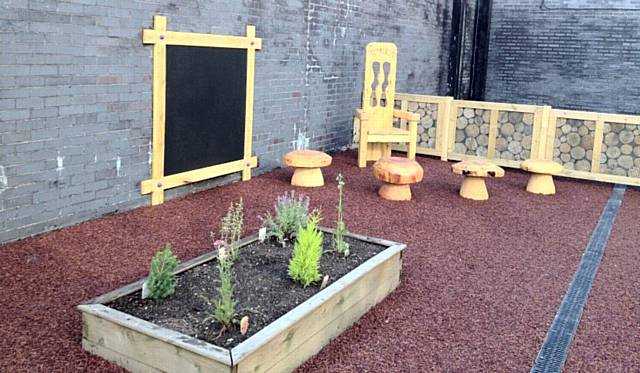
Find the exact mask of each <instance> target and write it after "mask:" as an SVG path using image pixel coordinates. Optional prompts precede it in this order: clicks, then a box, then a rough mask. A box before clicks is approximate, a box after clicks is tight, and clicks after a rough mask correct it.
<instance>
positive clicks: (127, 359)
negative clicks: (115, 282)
mask: <svg viewBox="0 0 640 373" xmlns="http://www.w3.org/2000/svg"><path fill="white" fill-rule="evenodd" d="M322 230H323V231H325V232H330V233H331V232H332V231H331V230H329V229H325V228H322ZM349 236H350V237H352V238H355V239H359V240H363V241H367V242H371V243H374V244H379V245H383V246H386V247H387V248H386V249H384V250H383V251H381V252H380V253H378V254H377V255H375V256H374V257H372V258H370V259H369V260H367V261H366V262H364V263H362V264H361V265H360V266H358V267H357V268H355V269H354V270H352V271H351V272H349V273H347V274H346V275H344V276H343V277H342V278H340V279H338V280H337V281H335V282H334V283H332V284H331V285H329V286H328V287H327V288H325V289H323V290H321V291H319V292H318V293H316V294H315V295H314V296H312V297H311V298H309V299H307V300H306V301H305V302H303V303H302V304H300V305H298V306H297V307H295V308H294V309H292V310H291V311H289V312H287V313H286V314H284V315H283V316H281V317H280V318H278V319H277V320H276V321H274V322H272V323H271V324H269V325H267V326H266V327H264V328H263V329H262V330H260V331H259V332H257V333H256V334H254V335H253V336H251V337H250V338H248V339H247V340H245V341H244V342H242V343H241V344H239V345H238V346H236V347H234V348H232V349H226V348H222V347H218V346H215V345H213V344H210V343H207V342H204V341H201V340H199V339H196V338H192V337H190V336H187V335H184V334H182V333H178V332H175V331H173V330H169V329H166V328H163V327H160V326H157V325H155V324H153V323H150V322H147V321H144V320H141V319H139V318H136V317H133V316H131V315H128V314H126V313H123V312H120V311H117V310H115V309H112V308H109V307H107V306H105V305H104V304H106V303H109V302H111V301H113V300H115V299H117V298H119V297H122V296H124V295H128V294H131V293H133V292H135V291H138V290H140V289H141V287H142V283H143V282H144V279H142V280H140V281H137V282H134V283H132V284H129V285H127V286H125V287H123V288H120V289H118V290H115V291H112V292H110V293H107V294H105V295H102V296H99V297H97V298H94V299H92V300H90V301H88V302H86V303H85V304H82V305H79V306H78V309H79V310H80V311H81V312H82V324H83V325H82V346H83V348H84V349H85V350H87V351H89V352H91V353H93V354H95V355H98V356H101V357H103V358H105V359H107V360H109V361H112V362H114V363H115V364H117V365H119V366H121V367H124V368H126V369H128V370H131V371H134V372H149V371H152V372H155V371H162V372H179V373H186V372H232V373H239V372H268V371H269V372H285V371H291V370H293V369H295V368H296V367H298V366H300V365H301V364H302V363H304V362H305V361H306V360H307V359H309V358H310V357H311V356H313V355H315V354H316V353H317V352H318V351H320V350H321V349H322V348H323V347H324V346H325V345H326V344H328V343H329V342H330V341H331V340H332V339H333V338H335V337H336V336H338V335H340V334H341V333H342V332H343V331H344V330H346V329H347V328H349V326H351V325H352V324H353V323H354V322H355V321H356V320H358V319H359V318H360V317H361V316H362V315H364V314H365V313H366V312H367V311H368V310H369V309H371V308H372V307H373V306H375V305H376V304H378V303H379V302H380V301H382V300H383V299H384V298H385V297H386V296H387V295H388V294H389V293H391V292H392V291H393V290H394V289H395V288H396V287H397V286H398V284H399V283H400V269H401V266H402V251H403V250H404V249H405V247H406V245H404V244H400V243H397V242H391V241H386V240H381V239H375V238H368V237H363V236H359V235H349ZM256 240H257V236H255V235H254V236H250V237H247V238H245V239H243V240H242V241H241V242H240V245H241V246H244V245H247V244H250V243H252V242H254V241H256ZM215 257H216V252H215V251H214V252H211V253H208V254H205V255H202V256H200V257H197V258H194V259H192V260H190V261H188V262H185V263H182V264H181V265H180V266H179V267H178V269H177V270H176V273H180V272H184V271H186V270H188V269H190V268H192V267H195V266H197V265H200V264H202V263H205V262H208V261H211V260H214V259H215Z"/></svg>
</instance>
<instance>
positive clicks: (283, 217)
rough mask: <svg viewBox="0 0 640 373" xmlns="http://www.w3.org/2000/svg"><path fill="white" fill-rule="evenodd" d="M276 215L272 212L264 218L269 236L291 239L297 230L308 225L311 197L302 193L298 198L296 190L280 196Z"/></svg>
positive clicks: (283, 239) (281, 240)
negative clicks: (272, 214)
mask: <svg viewBox="0 0 640 373" xmlns="http://www.w3.org/2000/svg"><path fill="white" fill-rule="evenodd" d="M274 207H275V210H276V212H275V214H276V215H275V217H273V216H271V214H270V213H267V215H266V216H265V217H264V218H263V219H262V222H263V225H264V226H265V227H266V228H267V237H268V238H275V239H277V240H278V242H285V240H290V239H291V237H292V236H293V234H294V233H295V232H297V231H298V229H300V228H301V227H304V226H306V224H307V220H308V218H309V197H306V196H305V195H304V194H302V193H300V194H299V195H298V197H297V198H296V196H295V192H294V191H291V194H289V193H285V194H283V195H282V196H279V197H278V199H277V201H276V204H275V206H274Z"/></svg>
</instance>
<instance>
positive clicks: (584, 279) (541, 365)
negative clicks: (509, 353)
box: [531, 185, 626, 373]
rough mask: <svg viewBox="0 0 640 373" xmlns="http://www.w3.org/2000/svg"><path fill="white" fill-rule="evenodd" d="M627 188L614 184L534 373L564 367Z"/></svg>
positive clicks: (556, 370) (538, 358) (539, 353)
mask: <svg viewBox="0 0 640 373" xmlns="http://www.w3.org/2000/svg"><path fill="white" fill-rule="evenodd" d="M625 189H626V187H625V186H624V185H615V186H614V188H613V193H612V194H611V197H610V198H609V201H608V202H607V205H606V206H605V207H604V210H603V211H602V214H601V215H600V218H599V219H598V223H597V225H596V228H595V229H594V231H593V233H592V234H591V239H590V240H589V243H588V244H587V248H586V249H585V251H584V254H582V259H581V260H580V264H579V265H578V270H577V271H576V273H575V274H574V275H573V280H571V285H569V289H568V290H567V293H566V294H565V295H564V298H563V299H562V303H561V304H560V309H558V313H556V316H555V318H554V319H553V323H552V324H551V328H549V331H548V332H547V335H546V336H545V338H544V342H543V343H542V347H541V348H540V351H539V352H538V356H537V357H536V361H535V363H534V365H533V367H532V368H531V373H550V372H560V371H561V370H562V367H563V366H564V363H565V361H566V359H567V353H568V352H569V347H570V346H571V342H572V341H573V337H574V335H575V333H576V330H577V329H578V324H579V323H580V317H581V316H582V310H583V308H584V305H585V303H586V302H587V297H588V296H589V291H590V290H591V286H592V284H593V280H594V278H595V277H596V273H597V272H598V267H599V266H600V261H601V260H602V256H603V255H604V249H605V247H606V246H607V241H608V240H609V235H610V234H611V228H612V227H613V223H614V221H615V220H616V216H617V214H618V209H619V207H620V205H621V204H622V198H623V196H624V191H625Z"/></svg>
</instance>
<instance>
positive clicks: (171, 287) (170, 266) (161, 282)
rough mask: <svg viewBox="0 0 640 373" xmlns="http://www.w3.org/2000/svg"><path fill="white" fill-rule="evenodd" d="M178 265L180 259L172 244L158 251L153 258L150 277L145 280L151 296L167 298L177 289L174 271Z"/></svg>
mask: <svg viewBox="0 0 640 373" xmlns="http://www.w3.org/2000/svg"><path fill="white" fill-rule="evenodd" d="M177 266H178V259H177V258H176V256H175V255H173V252H172V251H171V244H168V243H167V244H166V245H165V246H164V249H163V250H161V251H158V252H157V253H156V254H155V255H154V256H153V258H152V259H151V269H150V271H149V277H148V278H147V280H146V282H145V286H146V290H147V291H148V296H149V298H153V299H161V298H166V297H168V296H169V295H171V294H173V293H174V292H175V291H176V275H175V274H174V273H173V271H175V270H176V267H177Z"/></svg>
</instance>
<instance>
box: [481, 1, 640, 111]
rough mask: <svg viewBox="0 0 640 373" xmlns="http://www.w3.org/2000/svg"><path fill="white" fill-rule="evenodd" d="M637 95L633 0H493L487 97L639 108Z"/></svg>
mask: <svg viewBox="0 0 640 373" xmlns="http://www.w3.org/2000/svg"><path fill="white" fill-rule="evenodd" d="M541 5H543V6H542V7H541ZM639 98H640V3H639V2H638V0H616V1H613V0H611V1H609V0H581V1H579V0H545V1H544V2H542V1H541V0H538V1H519V0H494V1H493V11H492V27H491V41H490V49H489V69H488V76H487V96H486V99H487V100H489V101H508V102H518V103H537V104H542V103H546V104H550V105H552V106H554V107H558V108H569V109H579V110H592V111H604V112H614V113H630V114H638V113H640V107H639V106H638V99H639Z"/></svg>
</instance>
